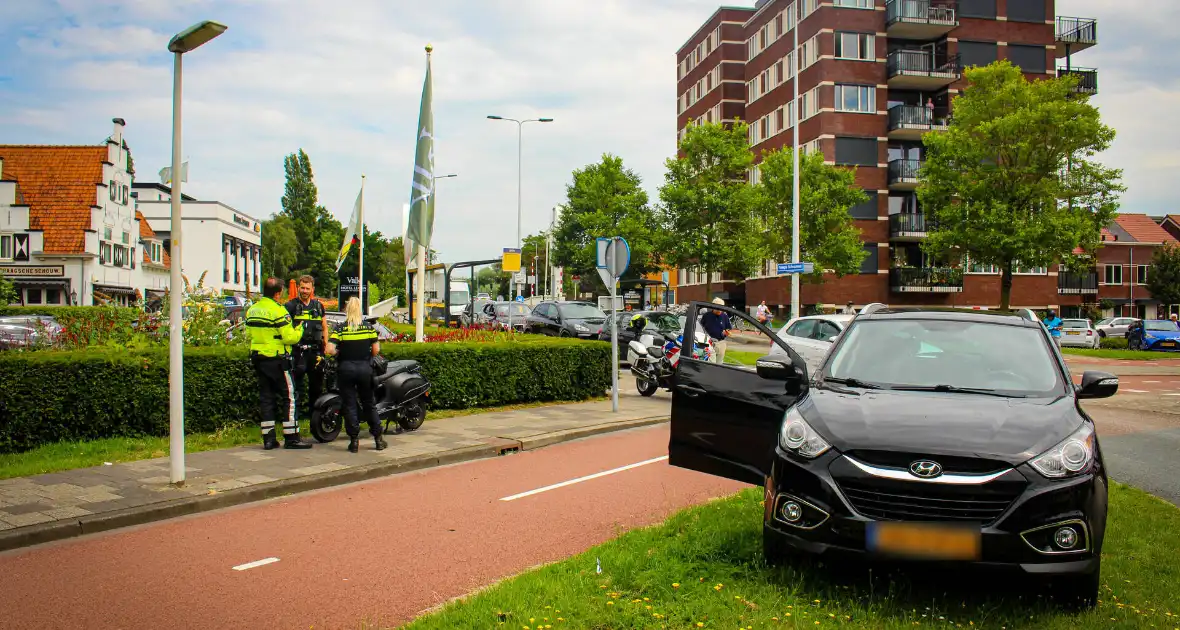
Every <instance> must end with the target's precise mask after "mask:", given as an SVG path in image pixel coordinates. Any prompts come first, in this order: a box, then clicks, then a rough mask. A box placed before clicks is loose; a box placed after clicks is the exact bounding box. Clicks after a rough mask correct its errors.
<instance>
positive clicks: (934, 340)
mask: <svg viewBox="0 0 1180 630" xmlns="http://www.w3.org/2000/svg"><path fill="white" fill-rule="evenodd" d="M824 378H826V379H853V380H856V381H860V382H863V383H872V384H876V385H880V386H881V387H884V388H899V387H900V388H909V387H918V388H925V387H930V388H935V387H938V386H946V387H948V388H963V389H973V390H988V391H995V392H999V393H1004V394H1008V395H1013V396H1036V395H1040V396H1048V395H1051V394H1053V393H1054V391H1060V389H1061V381H1060V374H1059V369H1058V367H1057V365H1056V363H1055V361H1054V359H1053V355H1052V353H1051V351H1050V349H1049V346H1048V343H1047V339H1046V337H1045V334H1044V332H1043V331H1041V330H1038V329H1036V328H1024V327H1018V326H1008V325H1003V324H999V323H991V322H982V321H962V320H945V319H944V320H933V319H882V320H865V321H861V322H856V323H854V324H852V326H851V327H850V328H849V329H848V332H847V336H846V337H845V338H844V341H843V342H842V343H841V344H840V345H839V347H838V348H837V350H836V353H835V355H833V356H832V358H831V360H830V361H829V362H828V364H827V368H826V371H825V373H824Z"/></svg>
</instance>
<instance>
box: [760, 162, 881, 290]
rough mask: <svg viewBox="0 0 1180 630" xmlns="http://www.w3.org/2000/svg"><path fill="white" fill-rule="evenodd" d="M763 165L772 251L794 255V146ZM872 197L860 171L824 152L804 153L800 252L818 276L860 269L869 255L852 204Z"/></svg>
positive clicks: (767, 241) (763, 206) (767, 243)
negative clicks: (828, 160)
mask: <svg viewBox="0 0 1180 630" xmlns="http://www.w3.org/2000/svg"><path fill="white" fill-rule="evenodd" d="M759 170H760V172H761V182H759V184H758V190H759V192H760V194H761V198H760V204H759V213H760V214H761V219H762V224H763V226H765V232H763V243H764V247H765V249H766V255H767V256H768V257H769V258H770V259H772V260H781V261H786V260H790V259H791V238H792V232H793V231H794V229H793V225H792V203H793V201H792V197H793V187H794V182H793V177H794V164H792V155H791V151H790V150H789V149H788V150H783V151H771V152H769V153H766V154H764V155H763V157H762V163H761V165H759ZM867 198H868V197H867V196H866V195H865V193H864V191H863V190H861V188H860V187H859V186H857V185H856V171H854V170H852V169H847V168H838V167H835V166H829V165H826V164H824V156H823V154H822V153H819V152H813V153H804V154H802V155H800V156H799V228H800V229H799V251H800V258H801V259H802V260H807V261H810V262H813V263H815V274H814V276H813V278H814V279H816V280H822V278H823V272H824V270H825V269H831V270H833V271H835V272H836V275H837V276H843V275H844V274H848V273H856V272H857V271H858V270H859V269H860V263H861V261H863V260H864V258H865V256H867V254H866V253H865V251H864V244H863V243H862V242H861V240H860V230H859V229H857V228H856V227H855V226H854V225H853V223H852V217H851V216H849V214H848V209H849V208H851V207H852V206H855V205H856V204H858V203H863V202H864V201H865V200H866V199H867Z"/></svg>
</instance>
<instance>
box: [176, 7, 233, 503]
mask: <svg viewBox="0 0 1180 630" xmlns="http://www.w3.org/2000/svg"><path fill="white" fill-rule="evenodd" d="M225 29H226V26H225V25H224V24H218V23H217V22H210V21H207V20H206V21H204V22H199V23H197V24H194V25H192V26H190V27H188V28H186V29H185V30H183V31H181V32H179V33H177V34H176V36H175V37H173V38H172V40H171V41H169V42H168V52H170V53H172V54H173V66H172V68H173V69H172V181H171V182H170V183H171V186H172V191H171V193H170V196H171V198H172V199H171V202H172V225H171V234H170V238H171V239H172V254H171V255H172V268H171V270H170V272H169V276H168V306H169V314H168V455H169V460H170V461H169V464H170V466H169V479H170V480H171V481H172V483H173V484H176V485H181V484H183V483H184V329H183V327H182V324H183V318H184V290H183V287H184V280H183V278H181V275H180V272H181V264H182V261H183V260H184V258H183V257H182V256H181V247H182V244H181V241H182V239H181V235H180V232H181V218H180V200H181V193H180V182H181V180H182V179H183V177H182V173H181V172H180V85H181V74H180V70H181V68H180V65H181V57H183V56H184V53H186V52H190V51H192V50H196V49H197V48H199V47H200V46H201V45H202V44H204V43H205V42H207V41H209V40H211V39H213V38H214V37H217V36H218V35H220V34H222V33H224V32H225Z"/></svg>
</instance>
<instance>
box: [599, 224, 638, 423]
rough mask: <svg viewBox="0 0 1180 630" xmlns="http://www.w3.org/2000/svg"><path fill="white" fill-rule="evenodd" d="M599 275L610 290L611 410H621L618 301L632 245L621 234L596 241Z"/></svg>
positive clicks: (629, 261) (629, 260)
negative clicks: (620, 285)
mask: <svg viewBox="0 0 1180 630" xmlns="http://www.w3.org/2000/svg"><path fill="white" fill-rule="evenodd" d="M595 247H596V249H595V254H596V255H595V258H596V260H595V263H596V266H597V267H598V275H599V276H601V277H602V282H603V284H605V285H606V286H607V289H608V290H609V292H610V322H611V326H610V360H611V363H610V383H611V411H613V412H615V413H618V411H619V326H618V323H619V322H618V313H619V307H618V304H617V302H616V300H617V295H618V284H619V278H621V277H622V276H623V273H624V272H625V271H627V267H628V265H630V264H631V247H630V246H629V245H627V241H626V240H624V239H623V238H622V237H621V236H616V237H614V238H599V239H597V242H596V243H595Z"/></svg>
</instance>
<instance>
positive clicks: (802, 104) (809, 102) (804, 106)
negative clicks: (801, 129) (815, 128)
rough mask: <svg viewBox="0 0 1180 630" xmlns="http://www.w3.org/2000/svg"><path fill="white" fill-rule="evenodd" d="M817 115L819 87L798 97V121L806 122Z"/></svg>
mask: <svg viewBox="0 0 1180 630" xmlns="http://www.w3.org/2000/svg"><path fill="white" fill-rule="evenodd" d="M818 113H819V87H814V88H812V89H810V90H808V91H806V92H804V93H802V94H800V95H799V120H807V119H808V118H811V117H812V116H814V115H816V114H818Z"/></svg>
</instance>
